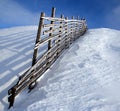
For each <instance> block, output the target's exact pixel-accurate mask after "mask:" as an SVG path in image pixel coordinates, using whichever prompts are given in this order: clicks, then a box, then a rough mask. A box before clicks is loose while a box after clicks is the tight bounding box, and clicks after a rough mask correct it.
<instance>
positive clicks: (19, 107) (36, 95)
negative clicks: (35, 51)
mask: <svg viewBox="0 0 120 111" xmlns="http://www.w3.org/2000/svg"><path fill="white" fill-rule="evenodd" d="M11 30H13V31H14V30H15V29H11ZM11 33H12V31H11ZM35 33H36V28H33V29H31V30H30V31H29V29H28V31H24V32H23V33H22V34H23V35H24V37H22V38H19V37H21V34H16V35H17V36H16V35H14V34H13V35H11V36H10V37H8V38H5V36H6V34H5V36H4V34H3V31H2V34H3V35H2V37H0V39H1V38H2V39H1V40H3V41H4V42H5V41H6V42H5V45H4V44H2V43H3V42H1V43H0V51H1V50H2V51H5V52H6V51H7V52H8V53H6V57H3V58H2V59H1V61H0V66H2V68H3V69H1V70H0V71H1V73H0V83H2V84H1V85H0V90H1V92H0V93H1V94H0V97H1V100H2V101H0V111H6V110H7V105H8V104H7V97H6V94H7V93H6V92H7V89H8V88H9V87H10V84H13V81H12V80H11V78H12V77H13V76H14V78H15V79H16V78H18V75H16V74H18V72H19V73H21V72H20V71H22V70H23V68H21V67H22V65H24V69H25V68H27V67H28V66H29V65H30V62H31V60H30V56H31V54H32V52H31V49H32V48H31V47H33V43H34V42H33V43H32V41H34V36H33V35H35ZM0 34H1V31H0ZM8 35H10V34H8ZM25 35H26V36H25ZM119 35H120V31H117V30H112V29H106V28H101V29H90V30H88V31H87V33H86V34H85V35H84V36H82V37H80V39H78V40H77V41H76V42H75V43H73V44H72V45H71V47H70V48H69V49H68V50H66V51H65V52H64V53H63V54H62V55H61V56H60V58H59V59H58V60H57V61H56V62H55V64H54V65H53V66H52V67H51V68H50V69H49V70H48V71H47V72H46V73H45V75H44V76H42V78H40V79H39V82H38V85H37V87H36V88H35V89H34V90H33V91H32V92H31V93H29V94H27V93H26V91H24V92H22V94H20V95H19V96H18V97H17V99H16V100H17V101H16V103H15V105H14V108H13V109H11V110H12V111H51V110H52V111H73V110H74V111H119V110H120V100H119V98H120V90H119V89H120V85H119V84H120V74H119V72H120V61H119V58H120V44H119V43H120V37H119ZM6 37H7V36H6ZM10 38H11V39H12V40H11V39H10ZM18 38H19V39H20V40H22V39H23V41H22V42H19V39H18ZM25 38H26V39H27V38H29V39H30V41H29V43H31V45H30V44H29V46H28V48H27V49H25V51H24V47H22V44H25V45H26V46H27V44H28V43H26V41H24V39H25ZM7 39H8V41H7ZM13 40H16V41H18V42H19V43H21V45H20V44H18V42H14V41H13ZM9 41H10V42H9ZM12 42H13V43H16V46H15V44H12ZM3 45H4V47H6V48H1V47H3ZM8 45H9V47H8ZM17 45H18V47H17ZM23 46H24V45H23ZM22 48H23V50H22ZM20 49H21V50H20ZM9 51H11V52H9ZM29 51H30V53H28V52H29ZM10 53H11V55H9V54H10ZM18 53H19V56H18ZM26 53H28V55H27V54H26ZM12 54H13V55H12ZM29 54H30V55H29ZM0 57H2V55H0ZM13 58H14V60H12V61H11V59H13ZM21 61H24V62H23V63H21ZM3 63H4V64H3ZM19 63H21V64H22V65H20V66H17V64H19ZM2 64H3V65H2ZM11 74H12V75H11ZM8 78H9V79H8ZM3 79H4V81H3ZM8 80H11V82H10V81H8ZM6 81H8V83H7V82H6ZM5 86H6V87H5ZM23 101H24V102H23Z"/></svg>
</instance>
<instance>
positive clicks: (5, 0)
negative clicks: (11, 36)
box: [0, 0, 120, 30]
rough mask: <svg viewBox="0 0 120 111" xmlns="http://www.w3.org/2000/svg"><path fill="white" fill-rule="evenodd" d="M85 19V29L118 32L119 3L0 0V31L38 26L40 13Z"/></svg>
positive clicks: (101, 0)
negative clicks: (103, 28) (108, 29)
mask: <svg viewBox="0 0 120 111" xmlns="http://www.w3.org/2000/svg"><path fill="white" fill-rule="evenodd" d="M52 7H56V17H60V15H61V14H64V15H65V16H68V17H69V18H71V16H75V17H76V16H80V17H85V18H86V19H87V23H88V27H89V28H101V27H108V28H113V29H119V30H120V0H0V28H7V27H13V26H24V25H38V22H39V16H40V13H41V12H43V11H44V12H45V13H46V16H50V14H51V8H52Z"/></svg>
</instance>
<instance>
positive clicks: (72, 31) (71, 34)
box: [70, 16, 74, 44]
mask: <svg viewBox="0 0 120 111" xmlns="http://www.w3.org/2000/svg"><path fill="white" fill-rule="evenodd" d="M71 19H72V20H73V19H74V16H72V17H71ZM73 28H74V27H73V23H72V22H71V39H70V44H72V41H73Z"/></svg>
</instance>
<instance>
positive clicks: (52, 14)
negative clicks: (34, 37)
mask: <svg viewBox="0 0 120 111" xmlns="http://www.w3.org/2000/svg"><path fill="white" fill-rule="evenodd" d="M55 10H56V9H55V8H54V7H53V8H52V13H51V17H55ZM51 24H54V21H51ZM50 30H53V27H50ZM51 36H52V32H51V33H50V34H49V37H51ZM51 45H52V42H51V40H49V41H48V50H49V49H50V48H51V47H52V46H51Z"/></svg>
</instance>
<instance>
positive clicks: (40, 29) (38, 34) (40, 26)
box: [32, 13, 45, 66]
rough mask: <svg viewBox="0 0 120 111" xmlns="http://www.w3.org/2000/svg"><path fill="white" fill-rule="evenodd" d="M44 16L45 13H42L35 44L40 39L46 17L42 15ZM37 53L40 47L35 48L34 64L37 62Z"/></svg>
mask: <svg viewBox="0 0 120 111" xmlns="http://www.w3.org/2000/svg"><path fill="white" fill-rule="evenodd" d="M44 16H45V13H41V16H40V22H39V26H38V32H37V37H36V42H35V44H37V43H38V42H39V40H40V36H41V31H42V25H43V22H44V19H43V18H42V17H44ZM37 54H38V48H36V49H34V53H33V60H32V66H33V65H34V64H35V63H36V58H37Z"/></svg>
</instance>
